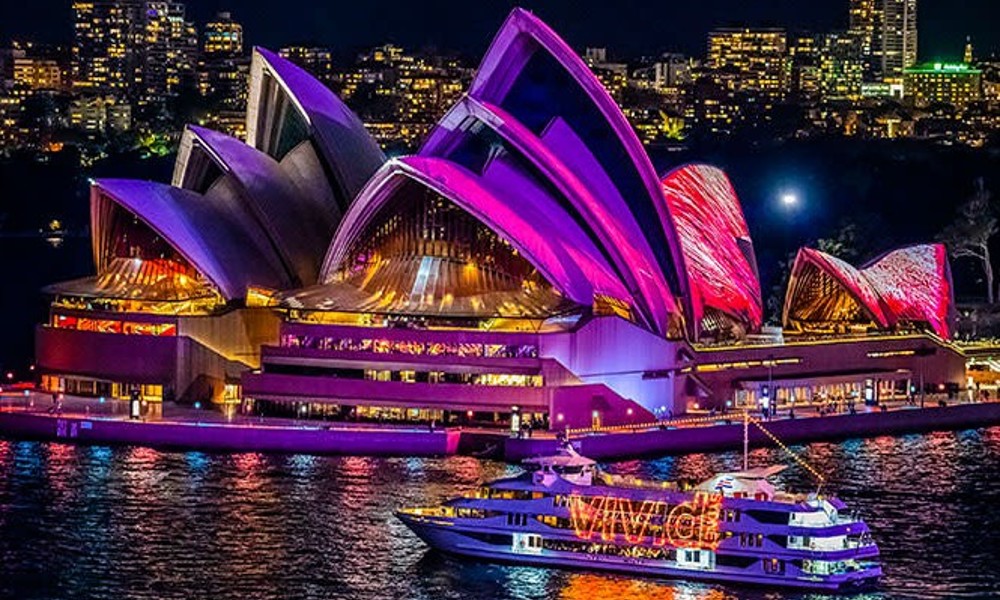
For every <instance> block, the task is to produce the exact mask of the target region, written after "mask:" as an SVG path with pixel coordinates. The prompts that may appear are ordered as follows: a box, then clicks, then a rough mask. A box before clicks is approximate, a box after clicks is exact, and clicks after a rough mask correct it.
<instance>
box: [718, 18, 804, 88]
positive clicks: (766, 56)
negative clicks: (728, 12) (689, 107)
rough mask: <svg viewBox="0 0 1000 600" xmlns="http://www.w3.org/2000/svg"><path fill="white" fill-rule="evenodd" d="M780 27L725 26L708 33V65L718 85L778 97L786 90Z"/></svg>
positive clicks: (784, 38) (784, 47) (784, 42)
mask: <svg viewBox="0 0 1000 600" xmlns="http://www.w3.org/2000/svg"><path fill="white" fill-rule="evenodd" d="M787 44H788V39H787V36H786V34H785V30H784V29H778V28H763V29H760V28H748V27H741V28H732V29H729V28H726V29H716V30H714V31H712V32H710V33H709V34H708V68H709V70H710V72H711V77H712V78H713V80H715V81H716V82H717V83H719V84H720V85H723V86H724V87H726V88H728V89H730V90H731V91H735V92H752V93H755V94H759V95H762V96H765V97H769V98H772V99H780V98H783V97H784V96H785V93H786V92H787V90H788V76H787V68H786V67H787Z"/></svg>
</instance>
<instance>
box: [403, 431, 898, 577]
mask: <svg viewBox="0 0 1000 600" xmlns="http://www.w3.org/2000/svg"><path fill="white" fill-rule="evenodd" d="M524 467H525V473H523V474H521V475H519V476H517V477H512V478H508V479H501V480H498V481H494V482H492V483H489V484H487V485H485V486H482V487H480V488H479V489H478V490H476V491H474V492H472V493H470V494H467V495H466V496H464V497H460V498H455V499H453V500H449V501H447V502H445V503H444V504H443V505H440V506H435V507H429V508H405V509H402V510H399V511H398V512H397V513H396V514H397V516H398V518H399V519H400V520H402V521H403V523H405V524H406V525H407V526H408V527H409V528H410V529H411V530H413V531H414V532H415V533H416V534H417V535H418V536H419V537H420V538H421V539H422V540H423V541H424V542H426V543H427V544H428V545H429V546H431V547H432V548H435V549H438V550H441V551H444V552H447V553H451V554H457V555H462V556H468V557H474V558H478V559H484V560H491V561H499V562H509V563H517V564H524V565H535V566H550V567H562V568H571V569H587V570H593V569H597V570H607V571H616V572H623V573H631V574H638V575H644V576H653V577H666V578H678V579H696V580H705V581H715V582H728V583H742V584H753V585H766V586H782V587H796V588H808V589H815V590H826V591H855V590H858V589H864V588H868V587H871V586H873V585H874V584H875V583H877V581H878V579H879V577H880V576H881V575H882V568H881V566H880V565H879V563H878V561H877V559H878V555H879V550H878V546H876V544H875V542H874V541H873V539H872V536H871V533H870V532H869V529H868V526H867V525H865V523H864V522H863V521H862V520H860V519H859V518H858V517H857V516H856V515H854V514H851V513H850V512H848V510H847V507H846V506H845V505H844V503H843V502H841V501H840V500H838V499H836V498H831V497H824V496H822V495H819V494H818V493H817V494H808V495H805V494H798V495H795V494H789V493H785V492H782V491H779V490H777V489H775V487H774V485H772V484H771V483H770V482H769V481H768V478H769V477H771V476H773V475H775V474H777V473H779V472H780V471H781V470H783V469H784V468H785V466H784V465H776V466H773V467H767V468H756V469H744V470H743V471H740V472H734V473H720V474H718V475H716V476H714V477H712V478H710V479H708V480H706V481H704V482H702V483H700V484H697V485H684V484H681V483H677V482H662V483H660V482H650V481H642V480H638V479H635V478H632V477H621V476H617V475H611V474H608V473H605V472H603V471H602V470H600V469H599V468H598V467H597V465H596V463H595V462H594V461H592V460H590V459H588V458H585V457H583V456H580V455H579V454H578V453H577V452H576V451H575V450H574V449H573V448H572V446H570V445H568V444H567V445H565V446H564V447H563V448H561V449H560V451H559V452H558V454H556V455H553V456H546V457H540V458H532V459H528V460H526V461H524Z"/></svg>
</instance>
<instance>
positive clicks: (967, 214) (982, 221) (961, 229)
mask: <svg viewBox="0 0 1000 600" xmlns="http://www.w3.org/2000/svg"><path fill="white" fill-rule="evenodd" d="M990 199H991V195H990V192H989V190H987V189H986V183H985V181H983V178H982V177H980V178H978V179H976V183H975V191H973V193H972V195H971V196H969V198H968V199H967V200H966V201H965V202H964V203H963V204H962V205H961V206H959V207H958V216H957V217H956V218H955V221H954V222H953V223H951V224H950V225H948V226H947V227H945V228H944V230H943V231H942V232H941V233H940V234H939V235H938V241H940V242H943V243H944V245H945V246H947V248H948V253H949V254H951V256H952V258H956V259H958V258H971V259H974V260H977V261H979V263H980V265H981V266H982V268H983V275H984V277H985V279H986V301H987V302H988V303H989V304H993V303H994V300H995V296H994V293H993V261H992V259H991V257H990V240H991V239H992V238H993V236H994V235H996V233H997V231H1000V227H998V223H997V216H996V212H995V211H994V210H993V205H992V204H991V203H990Z"/></svg>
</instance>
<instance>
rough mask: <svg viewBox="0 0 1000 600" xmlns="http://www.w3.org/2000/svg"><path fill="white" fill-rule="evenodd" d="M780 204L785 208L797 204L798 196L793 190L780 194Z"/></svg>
mask: <svg viewBox="0 0 1000 600" xmlns="http://www.w3.org/2000/svg"><path fill="white" fill-rule="evenodd" d="M781 205H782V206H784V207H785V208H794V207H796V206H798V205H799V197H798V195H796V194H795V193H794V192H785V193H783V194H781Z"/></svg>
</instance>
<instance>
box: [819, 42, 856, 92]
mask: <svg viewBox="0 0 1000 600" xmlns="http://www.w3.org/2000/svg"><path fill="white" fill-rule="evenodd" d="M863 47H864V41H863V40H861V39H859V38H858V37H857V36H855V35H852V34H851V33H842V32H841V33H829V34H826V35H824V36H823V37H822V46H821V52H820V90H821V94H822V97H823V99H824V100H857V99H858V98H860V97H861V84H862V82H863V81H864V73H865V62H864V59H863V55H862V48H863Z"/></svg>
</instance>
